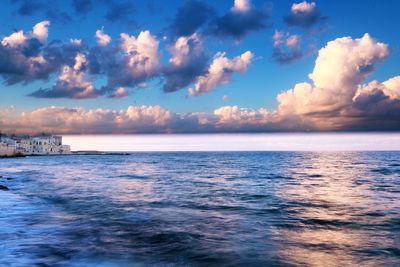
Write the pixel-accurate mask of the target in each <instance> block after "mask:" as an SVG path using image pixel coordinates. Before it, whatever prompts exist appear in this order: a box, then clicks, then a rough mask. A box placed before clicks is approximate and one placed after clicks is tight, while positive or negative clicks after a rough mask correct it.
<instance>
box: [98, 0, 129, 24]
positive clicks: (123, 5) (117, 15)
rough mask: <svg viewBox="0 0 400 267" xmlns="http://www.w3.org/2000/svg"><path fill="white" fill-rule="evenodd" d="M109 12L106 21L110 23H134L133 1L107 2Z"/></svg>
mask: <svg viewBox="0 0 400 267" xmlns="http://www.w3.org/2000/svg"><path fill="white" fill-rule="evenodd" d="M107 6H108V10H107V13H106V15H105V19H106V20H107V21H110V22H116V21H122V22H124V21H126V22H129V23H132V22H133V14H134V13H135V6H134V4H133V2H132V1H110V2H107Z"/></svg>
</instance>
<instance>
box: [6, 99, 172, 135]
mask: <svg viewBox="0 0 400 267" xmlns="http://www.w3.org/2000/svg"><path fill="white" fill-rule="evenodd" d="M172 121H173V114H172V113H171V112H169V111H168V110H166V109H164V108H162V107H160V106H129V107H128V108H127V109H126V110H107V109H89V110H86V109H84V108H65V107H54V106H53V107H47V108H40V109H37V110H34V111H31V112H23V113H21V114H20V115H19V116H17V117H15V116H14V117H13V118H11V117H2V118H1V119H0V126H1V128H2V130H3V129H4V130H3V131H4V132H8V133H17V134H21V133H29V134H37V133H41V132H49V133H146V132H160V133H162V132H166V131H167V130H168V123H171V122H172Z"/></svg>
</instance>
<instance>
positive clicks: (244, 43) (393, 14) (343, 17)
mask: <svg viewBox="0 0 400 267" xmlns="http://www.w3.org/2000/svg"><path fill="white" fill-rule="evenodd" d="M54 2H55V4H51V5H50V6H48V4H45V3H44V1H23V0H16V1H3V3H2V8H1V10H0V14H1V17H2V18H3V19H2V22H1V23H0V37H1V38H4V37H6V36H9V35H10V34H12V33H13V32H16V31H19V30H23V31H24V32H25V33H28V32H30V31H32V27H33V26H34V25H35V24H37V23H39V22H41V21H46V20H48V21H50V25H49V26H48V37H47V40H46V41H45V42H46V43H47V44H44V45H43V46H46V45H48V44H49V43H50V42H52V41H54V40H60V41H61V42H63V43H68V42H69V40H70V39H81V40H82V41H83V42H84V44H85V45H86V46H87V47H95V46H96V45H97V43H96V38H95V32H96V30H99V29H103V30H104V33H105V34H107V35H109V36H110V37H111V38H112V42H111V43H110V44H109V46H111V45H115V46H117V45H118V39H119V38H120V34H121V33H127V34H129V35H130V36H135V37H136V36H138V35H139V34H140V32H142V31H146V30H148V31H150V33H151V34H152V35H153V36H154V37H155V38H156V39H157V40H158V41H159V49H158V50H159V60H160V63H161V64H162V65H168V61H169V60H170V58H171V52H170V47H171V46H172V45H173V44H174V42H175V41H176V39H177V38H178V37H179V36H174V35H173V33H172V32H173V31H174V29H173V22H174V20H175V17H176V16H177V13H179V10H180V8H182V6H183V5H185V4H188V3H189V4H190V3H192V2H194V1H168V4H166V2H165V1H150V0H149V1H124V0H121V1H113V2H109V1H96V3H95V1H73V0H71V1H54ZM205 2H206V1H203V3H205ZM245 2H248V3H250V5H251V6H252V9H254V10H258V11H260V12H263V14H265V18H264V19H263V22H262V24H263V27H260V28H258V29H256V30H249V31H248V32H247V33H246V34H244V35H243V36H240V37H239V38H238V37H237V36H236V37H235V36H223V37H221V36H217V35H213V34H208V33H206V32H207V30H204V29H203V30H201V29H198V31H197V32H198V33H199V35H200V36H201V42H202V45H203V53H204V54H205V55H206V56H207V59H208V62H207V64H211V62H212V60H213V56H214V55H215V54H216V53H217V52H226V55H225V56H226V57H227V58H229V59H233V58H235V57H236V56H240V55H241V54H243V53H244V52H246V51H251V53H252V54H253V57H252V59H251V63H249V64H248V65H246V67H245V71H243V73H239V72H240V71H235V70H232V74H231V77H230V78H229V81H228V82H227V83H226V84H218V85H217V86H215V87H213V88H212V90H210V91H209V92H206V93H201V94H199V95H196V96H188V91H187V89H188V88H189V87H193V86H194V84H195V83H196V79H197V78H196V79H194V80H193V81H192V83H190V84H189V85H188V86H185V87H183V88H181V89H179V90H177V91H176V92H171V93H165V92H163V90H162V87H163V77H162V75H161V76H160V75H154V76H152V77H151V78H148V79H147V78H146V79H144V80H143V81H141V83H136V84H135V85H133V86H127V89H128V90H129V92H130V94H129V95H128V96H126V97H124V98H109V97H107V95H100V96H98V97H95V98H92V97H90V98H84V99H76V98H69V97H57V98H53V97H51V98H47V97H46V98H43V97H32V96H28V95H29V94H32V93H33V92H35V91H37V90H39V89H40V88H45V89H48V88H52V86H53V85H54V84H55V83H56V82H57V79H58V77H59V75H60V74H59V71H58V69H57V70H55V71H54V72H52V73H50V76H49V79H47V80H46V79H44V80H43V79H35V80H31V81H29V82H26V81H23V80H22V81H20V82H17V83H15V84H12V85H7V84H6V83H5V82H3V83H2V85H1V90H0V107H2V108H3V109H6V108H9V107H10V106H13V107H14V108H15V110H14V111H13V112H14V113H16V114H17V113H18V112H21V111H33V110H36V109H39V108H45V107H50V106H58V107H64V108H76V107H80V108H84V109H86V110H89V109H111V110H120V109H127V108H128V107H129V106H142V105H144V106H155V105H159V106H161V107H163V108H165V109H166V110H168V111H171V112H174V113H179V114H180V113H185V114H187V113H194V112H202V113H210V114H212V113H213V112H214V111H215V110H216V109H218V108H220V107H222V106H238V107H240V108H246V109H254V110H259V109H263V108H266V109H268V110H275V109H277V106H278V105H279V103H278V101H277V99H276V97H277V95H278V94H279V93H281V92H285V91H287V90H289V89H291V88H293V87H294V86H295V85H296V84H297V83H301V82H307V83H312V81H310V79H309V78H308V75H309V74H310V73H312V71H313V69H314V66H315V61H316V59H317V56H318V51H319V50H320V49H321V48H323V47H324V46H326V45H327V43H328V42H329V41H333V40H335V39H337V38H340V37H347V36H348V37H350V38H352V40H355V39H356V38H361V37H363V36H364V34H365V33H369V35H370V36H371V38H373V39H374V40H375V42H382V43H384V44H386V45H388V55H385V59H384V60H381V59H377V62H376V63H375V62H374V71H373V72H371V73H369V74H368V76H367V77H365V80H363V84H365V83H368V82H370V81H372V80H375V79H376V80H378V81H381V82H383V81H385V80H388V79H390V78H391V77H394V76H396V75H398V74H399V71H398V70H399V69H400V68H399V66H400V60H399V59H400V54H399V41H400V29H399V28H398V27H397V26H396V25H397V23H396V22H397V21H398V14H397V13H398V12H397V11H398V9H399V7H400V3H399V2H398V1H395V0H387V1H377V0H368V1H361V0H357V1H344V0H343V1H309V2H304V3H307V4H308V5H312V4H314V5H315V7H316V10H317V11H318V16H319V17H320V19H319V20H317V21H316V22H313V23H312V25H310V26H307V27H302V26H298V25H297V26H296V25H289V24H288V23H285V20H284V18H285V17H287V16H290V15H291V12H292V8H293V5H294V4H299V3H301V1H283V0H279V1H262V0H254V1H245ZM26 3H28V4H30V5H27V6H24V4H26ZM32 3H33V4H32ZM74 3H75V4H77V3H78V4H82V6H81V7H82V8H81V9H74V5H73V4H74ZM110 3H111V4H110ZM85 4H86V7H87V9H85V8H84V7H85ZM206 5H208V6H209V7H210V8H212V9H213V10H214V11H213V12H214V16H215V17H217V18H221V17H222V16H223V15H224V14H227V13H228V12H230V11H231V10H232V8H233V6H234V2H233V1H230V0H229V1H228V0H225V1H209V2H208V3H206ZM119 7H120V9H118V8H119ZM24 8H25V9H24ZM112 9H115V12H114V13H113V18H111V19H110V17H108V18H107V16H108V15H109V14H107V12H110V10H112ZM125 11H127V12H125ZM210 14H211V13H210ZM210 16H211V15H210ZM186 19H187V20H186V21H187V23H190V19H191V17H190V16H188V17H187V18H186ZM204 28H205V26H204ZM276 31H280V32H281V33H283V34H287V35H286V37H289V36H292V35H296V36H298V37H299V38H300V43H299V45H298V50H299V51H300V52H301V53H302V55H301V56H299V58H297V59H296V60H292V61H290V62H286V63H285V64H282V63H279V62H277V60H276V58H274V57H273V51H274V49H275V48H274V41H273V39H272V38H273V36H274V33H275V32H276ZM286 37H284V38H286ZM284 49H290V47H284ZM296 49H297V48H296ZM72 63H73V62H72ZM72 63H71V64H72ZM71 64H70V67H72V65H71ZM60 66H61V65H60ZM208 66H209V65H208ZM61 67H62V66H61ZM0 72H1V70H0ZM2 77H4V76H3V75H2ZM89 79H90V80H91V81H93V85H94V86H95V87H96V89H97V88H100V87H101V86H102V85H104V84H105V83H106V76H105V75H101V74H96V75H94V76H91V77H90V78H89ZM142 84H145V87H144V88H141V87H143V86H142ZM115 89H116V88H112V89H110V90H115ZM223 96H227V97H228V100H226V101H223ZM14 115H15V114H14ZM374 127H375V126H374ZM317 128H318V127H317ZM347 128H349V127H347Z"/></svg>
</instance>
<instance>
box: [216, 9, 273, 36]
mask: <svg viewBox="0 0 400 267" xmlns="http://www.w3.org/2000/svg"><path fill="white" fill-rule="evenodd" d="M269 17H270V12H269V10H268V8H261V9H257V8H256V7H250V9H249V10H245V11H239V10H235V9H231V10H230V11H229V12H227V13H226V14H225V15H223V16H221V17H217V18H215V19H214V21H213V22H212V23H211V24H210V32H211V34H213V35H215V36H217V37H232V38H234V39H237V40H240V39H242V38H243V37H245V36H246V35H248V34H249V33H251V32H256V31H260V30H263V29H265V28H266V27H268V26H269V24H268V23H267V20H268V18H269Z"/></svg>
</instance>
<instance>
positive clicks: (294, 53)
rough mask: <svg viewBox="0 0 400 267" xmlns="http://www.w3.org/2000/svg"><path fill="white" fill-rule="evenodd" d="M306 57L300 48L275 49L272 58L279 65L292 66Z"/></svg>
mask: <svg viewBox="0 0 400 267" xmlns="http://www.w3.org/2000/svg"><path fill="white" fill-rule="evenodd" d="M303 57H304V53H303V52H302V51H301V50H300V49H299V48H290V49H286V50H285V49H283V48H282V47H274V49H273V53H272V58H273V59H274V60H275V61H276V62H278V63H279V64H290V63H293V62H295V61H297V60H300V59H302V58H303Z"/></svg>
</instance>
